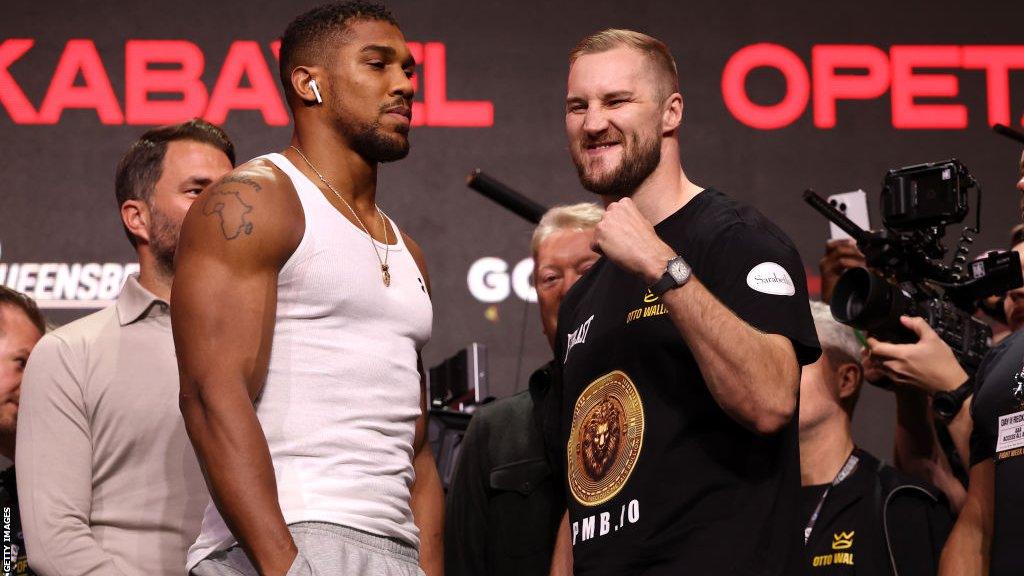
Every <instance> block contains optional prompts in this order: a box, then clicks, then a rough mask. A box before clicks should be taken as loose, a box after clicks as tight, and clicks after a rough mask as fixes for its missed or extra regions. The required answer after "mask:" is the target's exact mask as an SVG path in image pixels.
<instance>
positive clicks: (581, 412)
mask: <svg viewBox="0 0 1024 576" xmlns="http://www.w3.org/2000/svg"><path fill="white" fill-rule="evenodd" d="M643 440H644V407H643V402H641V400H640V393H639V392H638V391H637V389H636V386H635V385H634V384H633V381H632V380H630V378H629V376H627V375H626V374H625V373H624V372H621V371H619V370H616V371H614V372H610V373H608V374H605V375H604V376H601V377H600V378H598V379H597V380H595V381H594V382H592V383H591V384H590V385H588V386H587V387H586V389H585V390H583V393H582V394H580V397H579V398H578V399H577V400H576V407H575V409H574V410H573V415H572V431H571V433H570V435H569V445H568V447H567V448H568V450H567V452H568V479H569V489H570V491H571V492H572V495H573V498H575V499H576V501H577V502H579V503H580V504H582V505H584V506H596V505H598V504H602V503H604V502H607V501H608V500H610V499H612V498H613V497H614V496H615V495H616V494H618V493H619V491H620V490H622V488H623V486H625V485H626V482H627V481H628V480H629V476H630V474H632V472H633V468H634V467H635V466H636V463H637V460H638V459H639V457H640V449H641V447H642V446H643Z"/></svg>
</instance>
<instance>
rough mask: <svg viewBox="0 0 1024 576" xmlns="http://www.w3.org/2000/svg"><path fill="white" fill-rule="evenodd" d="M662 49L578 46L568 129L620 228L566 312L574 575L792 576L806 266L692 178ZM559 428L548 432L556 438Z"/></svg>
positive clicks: (616, 36)
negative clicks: (687, 170)
mask: <svg viewBox="0 0 1024 576" xmlns="http://www.w3.org/2000/svg"><path fill="white" fill-rule="evenodd" d="M682 112H683V100H682V96H681V95H680V94H679V88H678V77H677V72H676V67H675V63H674V61H673V59H672V56H671V54H670V53H669V51H668V49H667V48H666V47H665V45H664V44H663V43H662V42H660V41H658V40H656V39H654V38H651V37H650V36H647V35H644V34H640V33H637V32H632V31H627V30H606V31H603V32H599V33H597V34H594V35H591V36H589V37H588V38H586V39H584V40H583V41H581V42H580V44H579V45H577V47H576V49H574V50H573V51H572V53H571V55H570V70H569V81H568V95H567V98H566V117H565V118H566V131H567V134H568V137H569V149H570V152H571V154H572V158H573V161H574V162H575V164H576V167H577V170H578V172H579V175H580V181H581V182H582V184H583V186H584V187H585V188H587V189H588V190H590V191H591V192H594V193H596V194H600V195H601V197H602V198H603V200H604V202H605V204H606V212H605V217H604V219H603V220H602V221H601V223H600V224H598V226H597V231H596V234H595V246H596V248H597V249H598V250H599V251H600V252H601V253H602V254H603V255H604V258H602V259H601V260H599V261H598V262H597V263H596V264H594V266H593V268H591V270H590V272H588V273H587V275H586V276H584V277H583V278H582V279H580V281H579V282H577V283H576V285H575V286H574V287H573V289H572V290H570V292H569V293H568V294H567V295H566V297H565V299H564V300H563V302H562V307H561V309H560V311H559V318H558V334H557V337H556V353H555V358H556V360H557V361H558V362H559V363H560V364H561V366H560V368H561V369H560V373H561V374H560V376H559V375H556V377H555V382H556V383H559V384H560V385H559V386H557V390H554V391H553V392H552V393H553V394H555V395H560V396H561V398H560V404H561V414H560V418H558V422H559V423H560V433H558V434H555V435H554V438H553V439H552V440H551V444H550V446H551V449H552V450H553V451H556V453H558V454H559V455H558V456H557V458H558V459H559V460H560V461H561V462H562V463H563V465H564V466H565V470H564V474H565V478H566V482H567V488H568V492H567V502H568V521H567V523H566V526H567V529H566V530H565V536H564V542H567V543H568V544H567V545H571V546H572V553H573V562H574V569H575V573H576V574H588V575H589V574H615V575H617V576H621V575H628V574H645V575H647V576H656V575H663V574H664V575H673V576H675V575H678V574H716V575H731V574H757V575H760V576H776V575H782V574H794V573H795V571H794V569H793V568H794V567H795V566H797V565H798V564H799V555H800V538H799V533H798V528H797V524H798V519H797V508H798V506H797V503H798V500H799V490H800V478H799V474H800V471H799V455H798V451H797V423H796V419H795V418H794V417H793V416H794V412H795V411H796V406H797V393H798V385H799V379H800V365H801V364H809V363H811V362H813V361H814V360H815V359H817V357H818V355H819V353H820V351H819V349H818V341H817V338H816V336H815V333H814V326H813V324H812V322H811V316H810V311H809V308H808V305H807V290H806V281H805V278H804V273H803V265H802V263H801V261H800V257H799V256H798V254H797V252H796V250H795V248H794V247H793V245H792V243H791V242H790V241H789V239H788V238H787V237H786V235H785V234H784V233H783V232H782V231H781V230H779V229H778V228H777V227H776V226H775V225H774V224H772V223H771V222H769V221H768V220H767V219H766V218H764V216H762V215H761V214H760V213H758V212H757V211H755V210H754V209H752V208H750V207H747V206H745V205H742V204H740V203H738V202H736V201H734V200H732V199H731V198H729V197H728V196H726V195H725V194H722V193H721V192H719V191H717V190H713V189H711V188H707V189H704V188H701V187H700V186H698V185H696V184H694V183H692V182H690V180H689V179H687V177H686V175H685V173H684V172H683V169H682V166H681V165H680V161H679V141H678V133H679V128H680V124H681V121H682ZM550 437H551V436H550V435H549V438H550Z"/></svg>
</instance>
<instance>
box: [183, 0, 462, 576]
mask: <svg viewBox="0 0 1024 576" xmlns="http://www.w3.org/2000/svg"><path fill="white" fill-rule="evenodd" d="M280 60H281V78H282V82H283V84H284V92H285V95H286V97H287V101H288V104H289V107H290V108H291V110H292V113H293V115H294V118H295V132H294V134H293V136H292V140H291V146H289V147H288V148H287V149H286V150H284V151H283V152H282V153H280V154H268V155H265V156H261V157H259V158H256V159H254V160H252V161H250V162H248V163H246V164H244V165H242V166H240V167H239V168H238V169H236V170H234V171H233V172H232V173H230V174H229V175H228V176H227V177H225V178H223V179H222V180H220V181H219V182H218V183H216V184H214V185H212V186H211V187H210V188H208V189H207V190H206V191H205V192H204V193H203V195H202V197H201V198H200V199H198V200H197V201H196V205H195V209H193V210H191V211H190V213H189V215H188V217H187V218H186V221H185V225H184V228H183V230H182V235H181V243H180V247H179V250H178V255H177V262H176V266H177V276H176V280H175V287H174V301H173V303H172V307H171V309H172V311H173V313H172V323H173V330H174V337H175V343H176V346H177V353H178V362H179V365H180V371H181V411H182V414H183V415H184V418H185V423H186V428H187V430H188V433H189V436H190V438H191V440H192V443H193V445H194V446H195V449H196V453H197V455H198V457H199V461H200V463H201V464H202V466H203V470H204V471H205V474H206V478H207V482H208V484H209V487H210V491H211V495H212V500H213V502H212V503H211V505H210V506H209V507H208V508H207V510H206V516H205V518H204V520H203V529H202V533H201V534H200V536H199V538H198V540H197V541H196V543H195V545H193V546H192V548H191V549H190V551H189V556H188V562H187V569H188V570H189V571H190V572H191V573H192V574H196V575H199V576H206V575H211V574H217V575H219V574H232V575H234V574H239V573H241V574H261V575H268V576H280V575H283V574H288V575H295V574H312V573H314V572H315V573H317V574H341V573H344V574H350V573H351V574H382V575H383V574H399V575H410V576H415V575H417V574H423V573H426V574H429V575H431V576H433V575H440V574H442V570H443V569H442V566H443V559H442V551H441V535H442V515H443V496H442V491H441V486H440V482H439V480H438V476H437V470H436V468H435V465H434V460H433V456H432V454H431V452H430V448H429V446H428V445H427V443H426V441H425V440H426V438H425V430H426V403H425V394H424V386H423V381H422V377H421V369H420V363H419V351H420V349H421V348H422V347H423V345H424V344H425V343H426V341H427V340H428V339H429V337H430V329H431V320H432V312H431V304H430V297H429V294H428V290H429V280H428V278H427V274H426V269H425V267H424V263H423V256H422V254H421V252H420V249H419V247H418V246H417V245H416V244H415V243H414V242H413V241H412V240H411V239H410V238H409V237H408V236H405V235H404V234H402V233H401V231H400V230H399V229H398V227H397V226H396V225H395V224H394V222H392V221H391V220H390V219H389V218H387V216H385V215H384V214H383V212H381V211H380V210H379V209H378V208H377V204H376V181H377V169H378V165H379V164H380V163H381V162H389V161H394V160H398V159H401V158H403V157H405V155H406V154H407V153H408V150H409V140H408V133H409V126H410V120H411V107H412V98H413V83H412V80H411V77H412V74H413V70H414V65H415V62H414V61H413V58H412V55H411V54H410V52H409V48H408V47H407V46H406V43H405V38H404V37H403V35H402V32H401V31H400V30H399V28H398V26H397V24H396V22H395V20H394V18H393V17H392V16H391V14H390V13H389V12H387V11H386V10H385V9H384V8H383V7H381V6H378V5H374V4H366V3H361V2H354V3H344V4H333V5H325V6H321V7H319V8H316V9H313V10H311V11H309V12H307V13H305V14H303V15H302V16H300V17H298V18H297V19H296V20H294V21H293V22H292V23H291V24H290V25H289V26H288V28H287V30H286V31H285V33H284V36H283V37H282V43H281V54H280Z"/></svg>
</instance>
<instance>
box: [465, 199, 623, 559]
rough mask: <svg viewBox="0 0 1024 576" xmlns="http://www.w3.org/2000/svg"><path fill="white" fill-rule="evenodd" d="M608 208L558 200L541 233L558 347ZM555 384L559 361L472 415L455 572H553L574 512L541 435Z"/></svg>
mask: <svg viewBox="0 0 1024 576" xmlns="http://www.w3.org/2000/svg"><path fill="white" fill-rule="evenodd" d="M603 215H604V210H603V209H601V208H600V207H599V206H597V205H596V204H593V203H589V202H583V203H580V204H573V205H571V206H558V207H555V208H552V209H551V210H548V212H547V213H546V214H544V217H543V218H541V221H540V223H539V224H538V225H537V229H536V230H534V233H533V240H532V242H531V249H532V252H533V264H534V268H533V278H534V284H535V286H536V288H537V302H538V304H539V305H540V316H541V326H542V329H543V331H544V335H545V336H546V337H547V339H548V343H549V344H550V345H551V348H552V349H554V347H555V346H554V339H555V327H556V324H557V322H558V305H559V304H561V302H562V297H563V296H565V293H566V292H568V290H569V288H571V287H572V285H573V284H575V283H576V280H578V279H579V278H580V277H581V276H582V275H583V274H584V273H585V272H586V271H587V270H589V269H590V267H591V266H592V265H593V264H594V262H596V261H597V259H598V255H597V254H596V253H595V252H594V251H593V250H591V248H590V246H591V243H592V242H593V241H594V227H595V226H597V223H598V222H600V221H601V217H602V216H603ZM550 386H551V362H549V363H547V364H545V365H544V366H542V367H541V368H539V369H538V370H537V371H536V372H534V373H533V375H532V376H530V386H529V389H528V390H524V391H522V392H520V393H518V394H516V395H514V396H511V397H509V398H503V399H501V400H498V401H497V402H494V403H493V404H489V405H487V406H484V407H483V408H481V409H480V410H479V411H478V412H477V413H476V414H474V415H473V420H472V421H471V422H470V425H469V429H468V430H467V431H466V436H465V438H464V439H463V441H462V451H461V456H460V458H459V464H458V468H457V469H456V471H455V477H454V479H453V480H452V485H451V487H450V489H449V491H448V508H447V513H446V521H445V545H446V547H447V550H446V551H445V563H446V566H445V570H446V574H447V575H448V576H460V575H467V576H471V575H475V574H489V575H491V576H502V575H509V576H530V575H546V574H548V567H549V566H550V564H551V558H552V553H553V548H554V545H555V533H556V531H557V528H558V523H559V520H560V519H561V517H562V511H563V510H564V509H565V502H564V495H563V492H562V489H561V482H560V479H559V478H558V476H556V475H555V474H554V473H553V471H552V470H551V465H550V464H549V463H548V460H547V459H546V458H545V453H544V442H543V437H542V434H541V419H542V414H543V411H542V405H543V403H544V401H545V399H546V398H547V394H548V389H549V388H550Z"/></svg>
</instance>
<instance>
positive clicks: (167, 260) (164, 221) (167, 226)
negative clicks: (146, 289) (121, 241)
mask: <svg viewBox="0 0 1024 576" xmlns="http://www.w3.org/2000/svg"><path fill="white" fill-rule="evenodd" d="M149 212H150V214H151V215H152V222H151V223H150V225H149V249H150V251H151V252H152V253H153V256H154V258H155V259H156V264H157V266H159V267H160V271H161V272H163V273H165V274H166V275H167V276H168V277H171V276H173V275H174V253H175V252H176V251H177V249H178V236H179V235H180V234H181V225H180V223H177V224H176V223H175V222H174V221H173V220H171V219H170V218H168V217H167V215H166V214H164V213H163V212H161V211H160V210H159V209H158V208H157V207H156V206H150V207H149Z"/></svg>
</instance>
